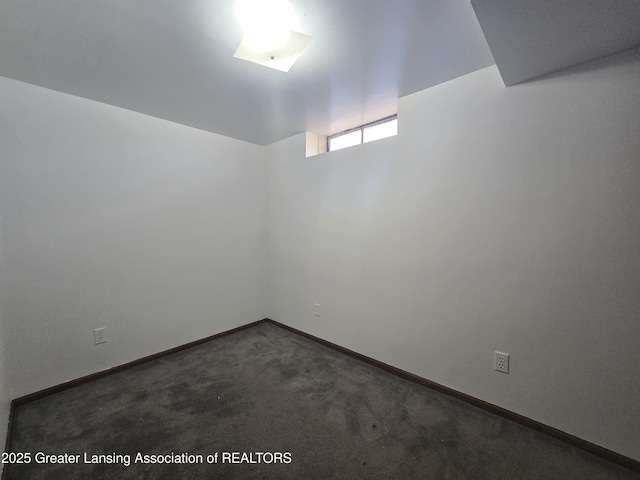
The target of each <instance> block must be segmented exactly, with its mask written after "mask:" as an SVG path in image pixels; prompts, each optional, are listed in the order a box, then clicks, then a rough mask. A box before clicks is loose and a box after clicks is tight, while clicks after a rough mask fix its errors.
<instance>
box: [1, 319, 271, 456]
mask: <svg viewBox="0 0 640 480" xmlns="http://www.w3.org/2000/svg"><path fill="white" fill-rule="evenodd" d="M266 321H267V319H266V318H263V319H262V320H257V321H255V322H251V323H247V324H246V325H242V326H240V327H236V328H232V329H231V330H226V331H224V332H221V333H216V334H215V335H211V336H209V337H206V338H202V339H200V340H195V341H193V342H189V343H185V344H184V345H179V346H177V347H173V348H170V349H169V350H164V351H163V352H159V353H154V354H153V355H149V356H147V357H143V358H139V359H137V360H133V361H131V362H127V363H123V364H122V365H117V366H115V367H111V368H108V369H107V370H101V371H100V372H96V373H91V374H89V375H86V376H84V377H80V378H76V379H74V380H70V381H68V382H65V383H61V384H59V385H54V386H53V387H49V388H45V389H43V390H39V391H37V392H34V393H30V394H28V395H24V396H22V397H19V398H16V399H15V400H13V401H12V402H11V409H12V412H13V408H14V407H19V406H21V405H24V404H26V403H29V402H33V401H35V400H39V399H41V398H44V397H48V396H49V395H53V394H54V393H58V392H62V391H64V390H67V389H69V388H73V387H77V386H78V385H82V384H83V383H87V382H90V381H92V380H96V379H98V378H102V377H106V376H107V375H111V374H113V373H117V372H122V371H123V370H127V369H129V368H133V367H137V366H138V365H142V364H143V363H147V362H151V361H153V360H157V359H159V358H162V357H166V356H167V355H171V354H173V353H177V352H181V351H183V350H187V349H189V348H193V347H197V346H198V345H202V344H203V343H207V342H210V341H212V340H215V339H217V338H220V337H225V336H227V335H231V334H232V333H236V332H239V331H241V330H246V329H247V328H251V327H255V326H256V325H259V324H261V323H264V322H266ZM9 427H11V425H9ZM9 435H10V431H9V434H8V435H7V436H9ZM7 441H8V440H7ZM7 448H9V443H7ZM6 451H8V450H6Z"/></svg>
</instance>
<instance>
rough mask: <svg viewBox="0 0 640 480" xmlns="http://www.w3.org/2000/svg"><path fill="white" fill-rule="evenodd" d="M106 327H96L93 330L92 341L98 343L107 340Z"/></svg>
mask: <svg viewBox="0 0 640 480" xmlns="http://www.w3.org/2000/svg"><path fill="white" fill-rule="evenodd" d="M106 330H107V329H106V327H102V328H96V329H95V330H94V331H93V343H94V345H98V344H99V343H105V342H106V341H107V333H106Z"/></svg>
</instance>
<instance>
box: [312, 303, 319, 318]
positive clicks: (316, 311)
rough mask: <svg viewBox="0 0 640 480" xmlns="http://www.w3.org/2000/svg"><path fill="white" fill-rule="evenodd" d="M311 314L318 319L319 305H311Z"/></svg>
mask: <svg viewBox="0 0 640 480" xmlns="http://www.w3.org/2000/svg"><path fill="white" fill-rule="evenodd" d="M313 314H314V315H315V316H316V317H319V316H320V304H319V303H314V304H313Z"/></svg>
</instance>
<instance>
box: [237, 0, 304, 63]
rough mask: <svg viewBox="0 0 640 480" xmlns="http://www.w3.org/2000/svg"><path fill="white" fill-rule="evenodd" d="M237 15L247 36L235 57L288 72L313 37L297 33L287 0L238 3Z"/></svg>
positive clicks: (294, 19) (242, 0)
mask: <svg viewBox="0 0 640 480" xmlns="http://www.w3.org/2000/svg"><path fill="white" fill-rule="evenodd" d="M235 14H236V17H238V21H239V22H240V25H241V26H242V28H243V29H244V37H243V38H242V42H240V46H239V47H238V49H237V50H236V52H235V53H234V54H233V56H234V57H235V58H239V59H242V60H246V61H249V62H253V63H257V64H258V65H262V66H264V67H269V68H272V69H274V70H280V71H281V72H288V71H289V69H290V68H291V67H292V66H293V64H294V63H295V62H296V60H297V59H298V58H299V57H300V55H302V52H303V51H304V49H305V48H306V47H307V45H308V44H309V42H310V41H311V39H312V38H313V37H311V36H310V35H306V34H304V33H300V32H298V31H296V30H297V27H298V25H297V19H296V15H295V13H294V11H293V8H292V7H291V5H290V4H289V2H288V1H287V0H237V1H236V4H235Z"/></svg>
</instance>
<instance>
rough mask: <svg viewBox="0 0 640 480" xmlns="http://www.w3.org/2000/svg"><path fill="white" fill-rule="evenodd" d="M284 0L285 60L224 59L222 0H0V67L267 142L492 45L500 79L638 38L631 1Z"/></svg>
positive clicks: (323, 124)
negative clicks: (278, 66) (293, 50)
mask: <svg viewBox="0 0 640 480" xmlns="http://www.w3.org/2000/svg"><path fill="white" fill-rule="evenodd" d="M290 2H291V4H292V6H293V8H294V10H295V12H296V15H297V20H298V28H297V30H298V31H300V32H302V33H305V34H308V35H312V36H313V40H312V41H311V43H310V44H309V46H308V47H307V49H306V50H305V52H304V53H303V55H302V56H301V57H300V59H299V60H298V62H297V63H296V64H295V65H294V66H293V67H292V68H291V70H290V71H289V73H283V72H279V71H276V70H272V69H269V68H265V67H261V66H259V65H255V64H252V63H249V62H246V61H243V60H240V59H237V58H233V53H234V52H235V50H236V48H237V47H238V45H239V43H240V40H241V39H242V35H243V32H242V31H241V29H240V26H239V24H238V23H237V21H236V19H235V17H234V14H233V7H234V2H233V0H91V1H87V0H2V1H1V2H0V75H2V76H5V77H9V78H14V79H17V80H21V81H24V82H27V83H31V84H35V85H40V86H43V87H47V88H50V89H53V90H58V91H61V92H65V93H70V94H73V95H78V96H81V97H85V98H89V99H92V100H96V101H100V102H104V103H107V104H111V105H116V106H119V107H123V108H127V109H130V110H134V111H138V112H142V113H145V114H149V115H153V116H156V117H160V118H164V119H167V120H171V121H174V122H178V123H182V124H185V125H189V126H193V127H196V128H200V129H203V130H208V131H211V132H215V133H219V134H222V135H227V136H230V137H234V138H239V139H241V140H246V141H249V142H252V143H256V144H260V145H266V144H269V143H272V142H275V141H278V140H281V139H283V138H286V137H289V136H291V135H294V134H296V133H299V132H303V131H305V130H308V131H312V132H315V133H318V134H325V135H326V134H331V133H336V132H339V131H342V130H345V129H347V128H350V127H353V126H355V125H359V124H362V123H366V122H368V121H372V120H376V119H378V118H382V117H384V116H387V115H389V114H391V113H395V111H396V105H397V99H398V98H399V97H402V96H405V95H409V94H411V93H414V92H417V91H419V90H423V89H425V88H429V87H431V86H433V85H437V84H439V83H443V82H446V81H448V80H451V79H453V78H456V77H459V76H461V75H464V74H467V73H470V72H473V71H475V70H478V69H481V68H484V67H486V66H489V65H492V64H493V63H494V57H495V58H496V61H497V64H498V68H499V69H500V72H501V73H502V75H503V77H504V78H505V83H506V84H508V85H510V84H512V83H518V82H520V81H523V80H526V79H528V78H533V77H536V76H539V75H542V74H544V73H548V72H550V71H553V70H558V69H560V68H564V67H567V66H570V65H572V64H575V63H580V62H583V61H586V60H589V59H591V58H592V57H593V58H595V57H599V56H604V55H607V54H610V53H615V52H616V51H620V50H623V49H626V48H630V47H631V46H634V45H637V44H640V28H639V26H640V21H639V20H640V7H639V4H640V2H638V1H637V0H537V1H531V0H526V1H525V0H508V1H507V0H473V6H472V4H471V3H470V2H469V0H399V1H395V2H393V1H390V0H290ZM603 5H604V6H603ZM474 9H475V12H474ZM476 14H477V17H476ZM478 20H480V21H478ZM481 25H482V28H481ZM585 28H588V29H587V30H585ZM483 30H484V31H483ZM485 35H486V39H485ZM487 42H488V43H487ZM549 45H551V47H550V46H549ZM489 47H491V50H490V49H489Z"/></svg>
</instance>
